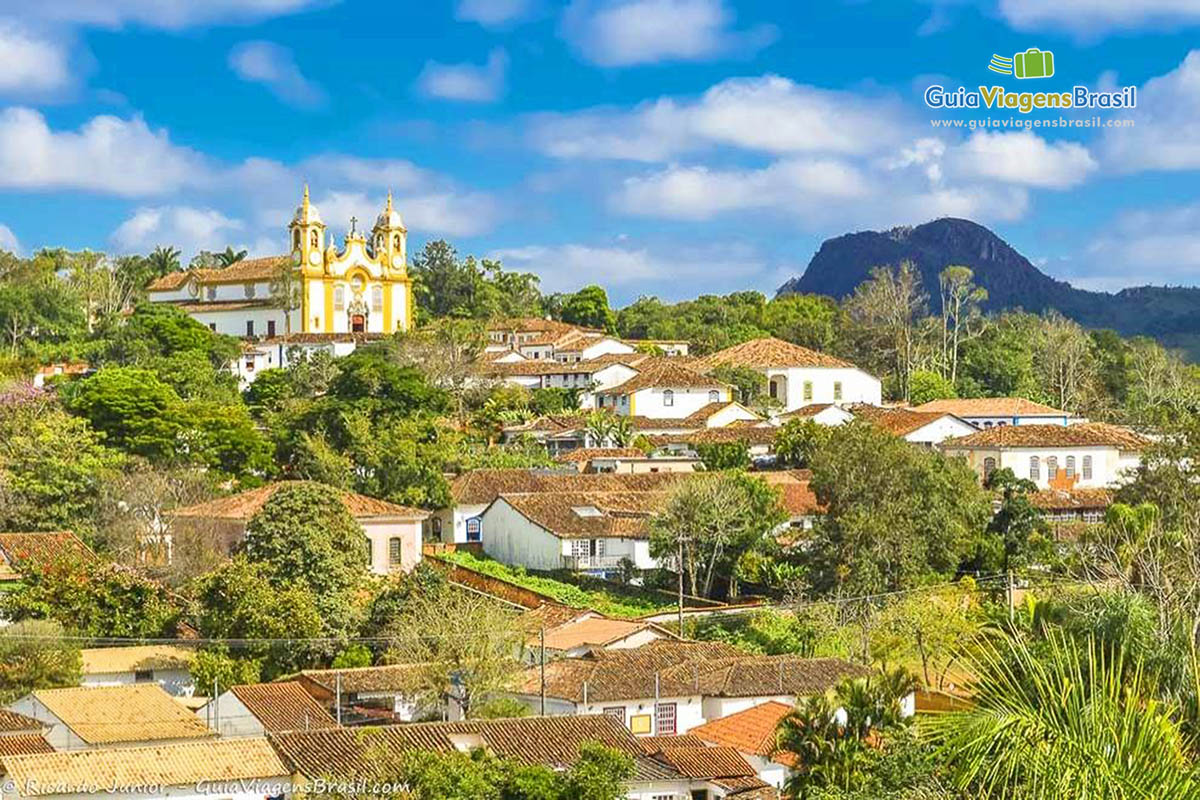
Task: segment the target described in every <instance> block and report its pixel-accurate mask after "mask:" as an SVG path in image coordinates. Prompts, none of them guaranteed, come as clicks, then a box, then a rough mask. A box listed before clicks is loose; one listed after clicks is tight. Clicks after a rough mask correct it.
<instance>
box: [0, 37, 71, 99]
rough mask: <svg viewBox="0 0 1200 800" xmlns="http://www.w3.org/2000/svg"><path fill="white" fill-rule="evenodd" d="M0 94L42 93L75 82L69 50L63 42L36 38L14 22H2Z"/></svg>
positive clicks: (0, 38)
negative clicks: (2, 57)
mask: <svg viewBox="0 0 1200 800" xmlns="http://www.w3.org/2000/svg"><path fill="white" fill-rule="evenodd" d="M0 53H3V54H4V60H3V63H0V92H4V93H6V94H22V95H30V94H40V93H45V92H52V91H56V90H59V89H62V88H64V87H66V86H68V85H69V84H70V83H71V70H70V66H69V64H68V61H69V59H68V58H67V50H66V47H65V46H64V45H63V43H62V42H60V41H54V40H52V39H49V38H46V37H44V36H39V35H35V34H34V33H32V32H31V31H29V30H27V29H26V28H23V27H21V26H19V25H17V24H15V23H13V22H9V21H4V20H0Z"/></svg>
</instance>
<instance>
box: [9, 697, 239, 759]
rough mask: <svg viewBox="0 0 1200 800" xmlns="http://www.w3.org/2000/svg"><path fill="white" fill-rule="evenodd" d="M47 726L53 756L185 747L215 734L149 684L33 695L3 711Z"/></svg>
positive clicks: (181, 706) (172, 699) (177, 703)
mask: <svg viewBox="0 0 1200 800" xmlns="http://www.w3.org/2000/svg"><path fill="white" fill-rule="evenodd" d="M7 708H8V710H9V711H15V712H17V713H18V714H23V715H25V716H26V717H31V718H33V719H35V720H37V721H38V722H40V723H42V724H43V725H45V726H46V731H45V734H44V736H45V738H46V741H48V742H49V743H50V746H51V747H53V748H54V749H55V750H58V751H64V750H84V749H87V748H90V747H104V748H111V747H134V746H136V745H142V744H151V743H155V744H157V743H163V744H165V743H172V742H186V741H192V740H196V739H207V738H210V737H212V736H214V735H215V734H214V733H213V732H212V731H210V730H209V729H208V728H207V727H206V726H205V725H204V723H202V722H201V721H200V720H198V719H196V717H195V716H194V715H193V714H192V712H190V711H188V710H187V709H186V708H184V706H183V705H182V704H181V703H179V702H178V701H177V700H175V699H174V698H172V697H171V695H169V694H167V693H166V692H164V691H163V690H162V689H161V688H160V687H159V686H157V685H156V684H153V683H139V684H134V685H132V686H97V687H91V688H82V687H80V688H73V689H38V690H36V691H34V692H31V693H30V694H27V695H25V696H24V697H22V698H21V699H19V700H17V701H16V702H14V703H11V704H10V705H8V706H7Z"/></svg>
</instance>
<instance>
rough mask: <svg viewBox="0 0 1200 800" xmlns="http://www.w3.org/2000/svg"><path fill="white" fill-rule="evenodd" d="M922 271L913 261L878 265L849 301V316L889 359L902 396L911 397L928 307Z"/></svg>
mask: <svg viewBox="0 0 1200 800" xmlns="http://www.w3.org/2000/svg"><path fill="white" fill-rule="evenodd" d="M926 301H927V296H926V294H925V292H924V291H923V290H922V288H921V274H920V273H919V272H917V270H916V269H915V268H914V267H913V265H912V264H911V263H909V262H907V261H906V262H904V263H903V264H901V265H900V266H899V267H897V268H895V269H889V268H886V267H876V268H874V269H872V270H871V277H870V279H869V280H866V281H864V282H863V283H860V284H859V285H858V287H857V288H855V290H854V295H853V296H852V297H851V298H850V299H849V300H847V301H846V313H847V315H848V316H849V318H850V319H851V320H852V321H853V322H854V323H855V324H856V325H858V326H860V327H861V329H862V330H863V332H864V333H865V334H866V335H867V336H868V343H867V344H866V346H867V347H868V348H876V349H877V350H878V352H879V353H880V354H881V355H883V356H884V357H885V358H886V359H887V360H888V361H890V366H891V370H892V374H893V375H894V376H895V380H896V385H897V387H898V390H899V393H900V396H901V397H902V398H903V399H905V400H907V399H908V398H909V392H910V386H909V377H910V376H911V374H912V371H913V369H914V368H915V365H916V363H917V361H918V355H919V353H918V350H919V342H918V332H917V323H918V320H919V319H920V318H921V316H922V314H923V312H924V310H925V307H926Z"/></svg>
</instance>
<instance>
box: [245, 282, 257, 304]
mask: <svg viewBox="0 0 1200 800" xmlns="http://www.w3.org/2000/svg"><path fill="white" fill-rule="evenodd" d="M243 291H244V292H245V293H246V299H248V300H249V299H253V297H254V295H255V293H256V289H255V286H254V284H253V283H247V284H246V285H245V287H243Z"/></svg>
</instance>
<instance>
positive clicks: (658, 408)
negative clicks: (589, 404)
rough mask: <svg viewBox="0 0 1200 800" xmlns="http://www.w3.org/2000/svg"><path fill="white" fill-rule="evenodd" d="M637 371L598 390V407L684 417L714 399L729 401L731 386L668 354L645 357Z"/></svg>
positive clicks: (632, 413) (625, 413)
mask: <svg viewBox="0 0 1200 800" xmlns="http://www.w3.org/2000/svg"><path fill="white" fill-rule="evenodd" d="M637 370H638V372H637V374H636V375H634V376H633V377H631V378H629V379H628V380H626V381H624V382H622V383H619V384H617V385H616V386H613V387H610V388H607V389H601V390H599V391H597V392H596V402H597V405H598V407H599V408H601V409H607V410H610V411H612V412H614V413H616V414H620V415H621V416H627V417H635V416H643V417H648V418H650V419H683V418H685V417H689V416H691V415H692V414H695V413H696V412H697V411H700V410H701V409H703V408H704V407H706V406H709V405H712V404H714V403H729V402H730V401H732V399H733V395H732V389H731V387H730V386H729V385H728V384H726V383H724V382H722V381H719V380H717V379H716V378H711V377H709V376H707V375H704V374H702V373H700V372H697V371H695V370H693V369H689V368H688V367H685V366H683V365H682V364H680V363H679V362H678V361H675V360H672V359H669V358H658V359H650V360H647V361H643V362H641V363H640V364H638V366H637Z"/></svg>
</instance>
